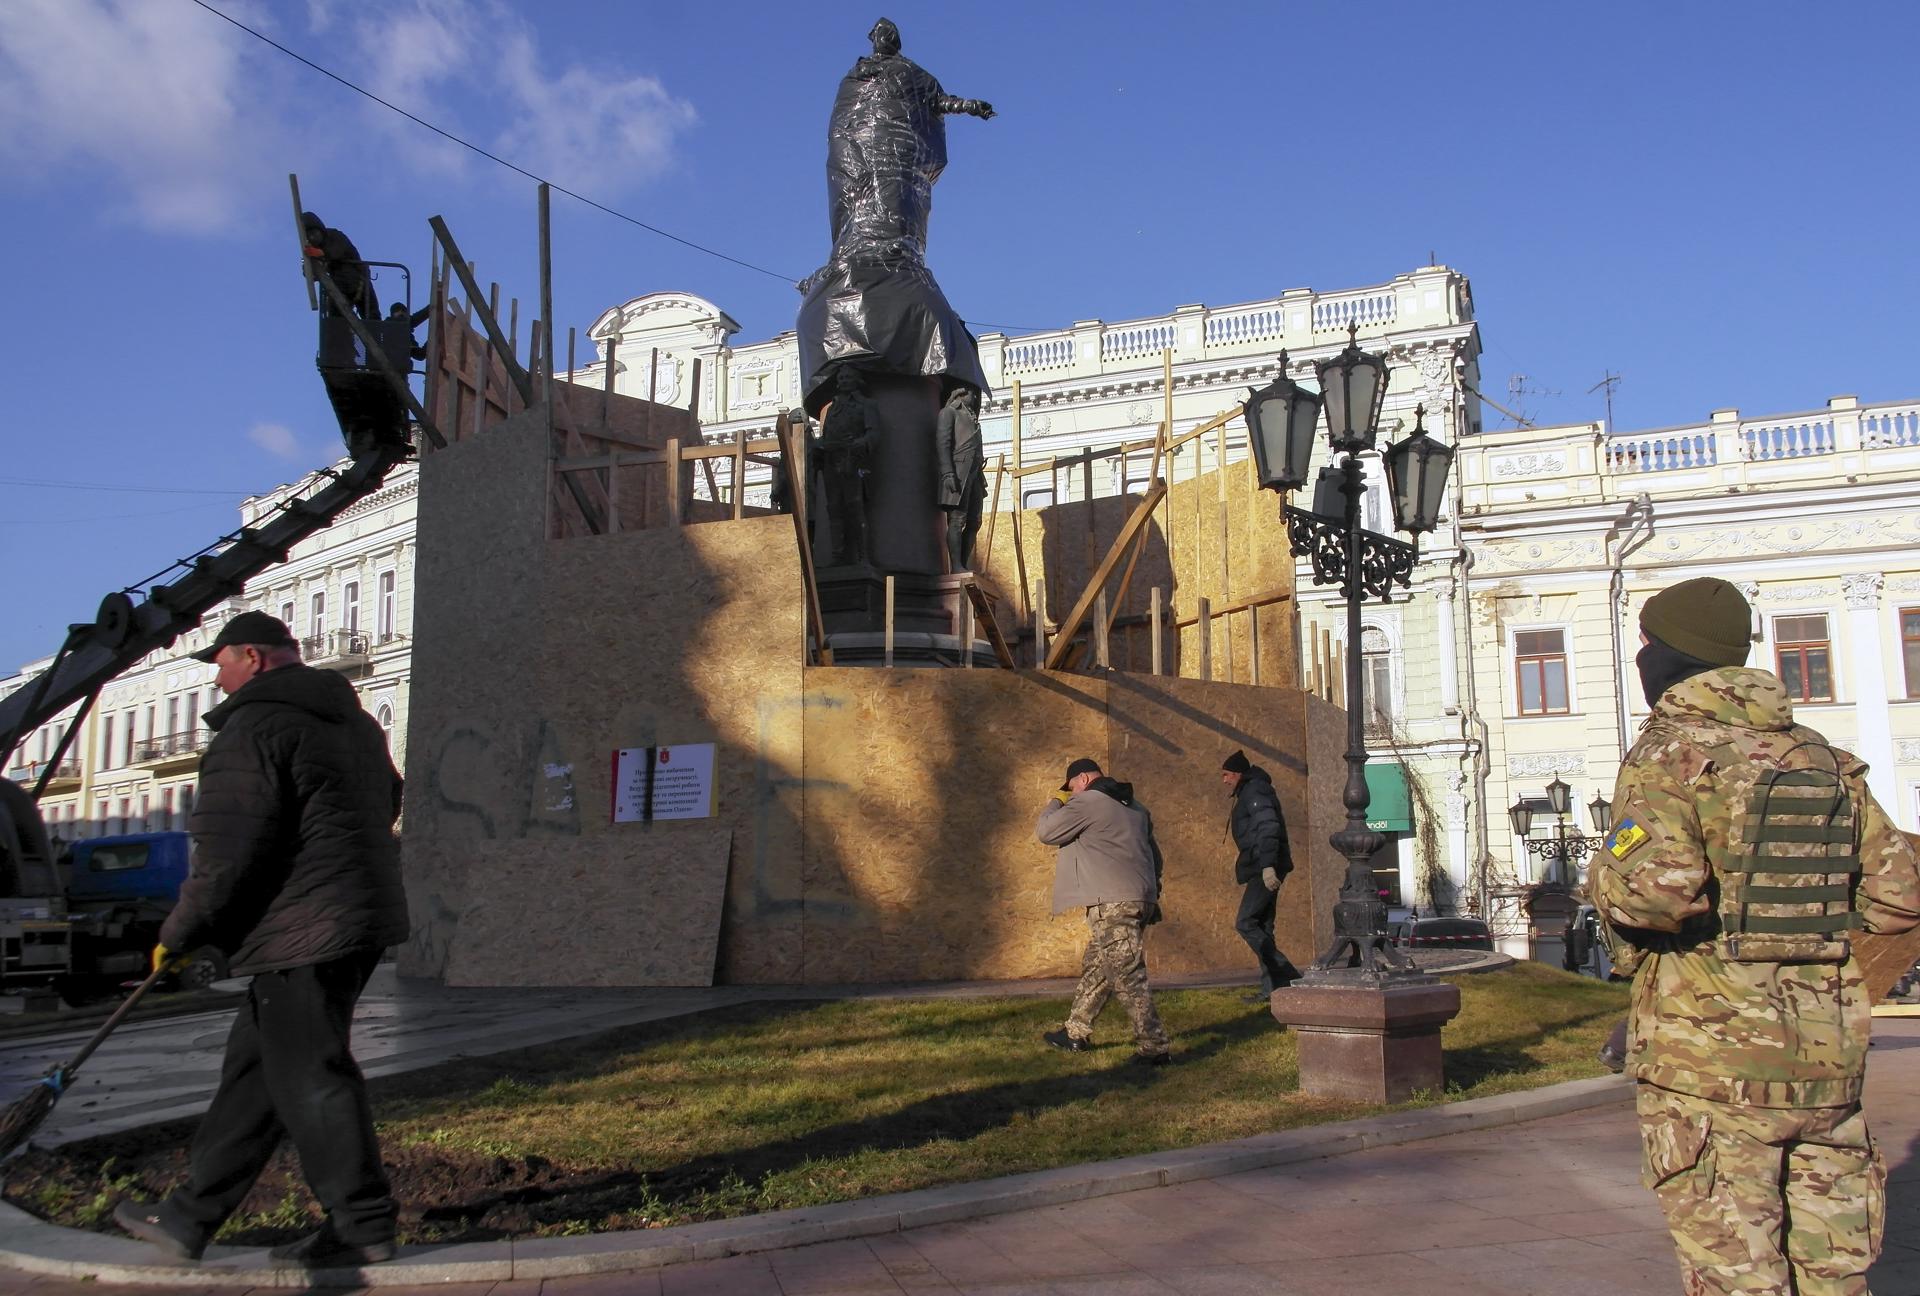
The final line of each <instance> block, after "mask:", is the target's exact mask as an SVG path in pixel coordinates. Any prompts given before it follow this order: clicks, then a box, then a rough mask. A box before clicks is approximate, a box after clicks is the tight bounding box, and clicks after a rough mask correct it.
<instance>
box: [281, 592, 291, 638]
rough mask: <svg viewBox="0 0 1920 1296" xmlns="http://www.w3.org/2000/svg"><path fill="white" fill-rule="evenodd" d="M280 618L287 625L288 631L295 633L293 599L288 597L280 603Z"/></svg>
mask: <svg viewBox="0 0 1920 1296" xmlns="http://www.w3.org/2000/svg"><path fill="white" fill-rule="evenodd" d="M280 620H281V622H282V623H283V624H285V626H286V627H287V633H288V634H292V633H293V600H292V599H288V600H287V601H286V602H285V603H282V604H281V605H280Z"/></svg>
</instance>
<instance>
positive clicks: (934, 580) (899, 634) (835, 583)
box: [814, 566, 1000, 669]
mask: <svg viewBox="0 0 1920 1296" xmlns="http://www.w3.org/2000/svg"><path fill="white" fill-rule="evenodd" d="M892 575H893V660H894V664H895V665H897V666H961V665H964V664H965V659H964V657H963V656H962V652H963V649H962V647H961V643H960V631H961V628H962V627H963V626H964V625H965V624H966V618H965V614H964V613H963V612H962V610H961V609H962V608H963V607H965V606H966V603H967V592H966V587H967V582H968V581H969V580H971V579H972V578H973V577H972V573H970V572H959V573H956V574H953V575H946V576H928V575H922V574H921V573H918V572H894V573H892ZM814 583H815V584H816V585H817V586H818V587H819V590H820V618H821V620H822V621H824V622H825V623H826V627H827V643H828V644H829V646H831V647H832V649H833V662H834V665H836V666H868V665H878V664H880V663H881V662H883V661H885V660H886V631H887V573H885V572H882V571H877V570H875V569H874V568H873V567H870V566H857V567H825V568H822V569H820V570H819V572H818V573H817V574H816V575H815V577H814ZM964 651H968V652H971V654H972V656H973V664H974V665H975V666H979V667H985V668H988V669H992V668H994V667H997V666H998V665H999V664H1000V663H999V662H998V660H997V659H996V658H995V657H994V655H993V645H992V644H990V643H988V642H987V641H986V640H985V639H982V638H981V637H980V634H979V630H978V627H977V626H976V627H975V632H974V636H973V643H972V644H971V645H969V646H968V647H967V648H966V649H965V650H964Z"/></svg>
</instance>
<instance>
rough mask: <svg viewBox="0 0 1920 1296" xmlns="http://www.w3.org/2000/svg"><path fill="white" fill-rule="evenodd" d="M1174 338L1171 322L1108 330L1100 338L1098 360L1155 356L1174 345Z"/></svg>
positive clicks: (1165, 321)
mask: <svg viewBox="0 0 1920 1296" xmlns="http://www.w3.org/2000/svg"><path fill="white" fill-rule="evenodd" d="M1174 336H1175V335H1174V329H1173V321H1172V320H1163V321H1161V322H1159V323H1154V324H1138V325H1134V326H1133V327H1131V328H1116V329H1109V330H1107V331H1106V332H1105V333H1103V334H1102V335H1101V337H1100V358H1101V359H1102V360H1131V359H1134V358H1136V357H1139V356H1157V355H1159V354H1160V353H1161V352H1162V351H1164V350H1166V349H1167V348H1168V347H1170V346H1172V345H1173V344H1174Z"/></svg>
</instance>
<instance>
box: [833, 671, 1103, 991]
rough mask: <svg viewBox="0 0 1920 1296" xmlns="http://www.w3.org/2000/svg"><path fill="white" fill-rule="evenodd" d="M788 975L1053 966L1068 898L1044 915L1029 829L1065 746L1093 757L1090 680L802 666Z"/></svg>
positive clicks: (1075, 933) (1094, 685) (942, 974)
mask: <svg viewBox="0 0 1920 1296" xmlns="http://www.w3.org/2000/svg"><path fill="white" fill-rule="evenodd" d="M806 683H807V694H806V710H805V726H806V730H805V743H806V793H805V797H806V827H805V852H806V862H805V880H806V917H805V932H806V934H805V956H804V964H803V977H802V979H803V980H805V981H808V982H815V983H831V982H843V981H854V982H858V981H894V980H901V981H918V980H945V979H953V978H992V979H1003V978H1018V977H1038V976H1066V975H1071V974H1073V973H1074V972H1077V971H1078V969H1079V960H1080V951H1081V948H1082V946H1083V944H1084V940H1085V925H1084V923H1083V922H1082V921H1081V920H1080V914H1079V913H1078V912H1073V913H1068V914H1063V915H1061V916H1059V917H1057V918H1055V917H1052V916H1051V915H1050V914H1049V909H1050V907H1051V898H1052V894H1053V865H1054V856H1055V852H1054V851H1053V849H1051V848H1049V847H1045V846H1042V845H1041V844H1040V843H1039V842H1038V841H1036V840H1035V839H1034V836H1033V826H1034V820H1035V819H1036V818H1037V817H1038V816H1039V812H1040V809H1041V807H1042V804H1043V803H1044V802H1045V800H1046V798H1047V796H1048V794H1049V793H1050V792H1051V791H1052V790H1053V789H1055V788H1057V787H1059V786H1060V777H1061V772H1062V771H1063V770H1064V769H1065V767H1066V764H1067V762H1068V761H1070V760H1072V759H1074V758H1075V757H1078V756H1092V757H1093V758H1094V759H1096V760H1100V761H1103V762H1104V761H1106V760H1107V752H1106V750H1105V747H1106V741H1105V740H1106V724H1107V721H1106V705H1105V701H1106V687H1105V685H1104V684H1101V683H1099V682H1097V681H1093V680H1086V679H1077V678H1073V677H1067V676H1039V675H1035V674H1032V673H1027V672H1022V673H1018V674H1016V673H1013V672H1009V671H989V670H974V671H959V670H896V671H884V670H866V669H859V668H848V667H816V668H813V669H810V670H808V671H807V674H806Z"/></svg>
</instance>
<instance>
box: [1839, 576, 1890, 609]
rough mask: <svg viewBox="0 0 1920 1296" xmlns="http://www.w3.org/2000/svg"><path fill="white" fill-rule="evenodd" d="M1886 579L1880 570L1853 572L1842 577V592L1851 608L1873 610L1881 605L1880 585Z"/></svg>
mask: <svg viewBox="0 0 1920 1296" xmlns="http://www.w3.org/2000/svg"><path fill="white" fill-rule="evenodd" d="M1886 579H1887V578H1886V577H1885V576H1882V575H1881V574H1880V573H1879V572H1852V573H1850V574H1848V575H1845V576H1842V577H1841V578H1840V593H1841V594H1842V595H1844V596H1845V597H1846V600H1847V606H1848V607H1849V608H1852V609H1853V610H1855V611H1857V612H1871V611H1873V610H1874V609H1875V608H1877V607H1879V606H1880V587H1881V586H1882V585H1883V584H1885V583H1886Z"/></svg>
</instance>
